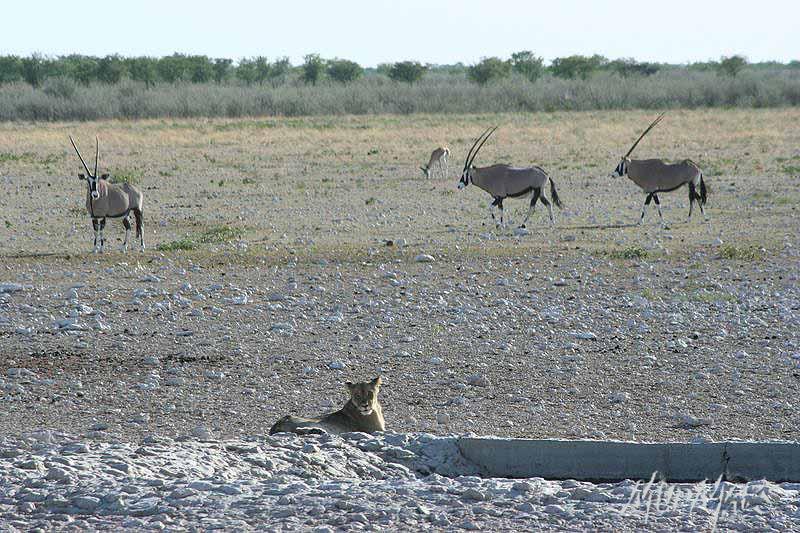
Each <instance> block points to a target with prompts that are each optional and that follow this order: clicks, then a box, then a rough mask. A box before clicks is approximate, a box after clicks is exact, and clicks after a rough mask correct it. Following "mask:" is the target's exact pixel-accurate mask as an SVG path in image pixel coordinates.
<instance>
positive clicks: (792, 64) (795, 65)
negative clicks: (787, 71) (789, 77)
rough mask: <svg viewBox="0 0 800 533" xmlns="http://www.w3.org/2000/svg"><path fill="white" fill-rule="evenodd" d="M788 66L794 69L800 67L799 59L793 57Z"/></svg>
mask: <svg viewBox="0 0 800 533" xmlns="http://www.w3.org/2000/svg"><path fill="white" fill-rule="evenodd" d="M786 66H787V67H789V68H792V69H794V68H798V69H800V61H798V60H797V59H793V60H792V61H789V64H788V65H786Z"/></svg>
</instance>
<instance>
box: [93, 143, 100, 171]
mask: <svg viewBox="0 0 800 533" xmlns="http://www.w3.org/2000/svg"><path fill="white" fill-rule="evenodd" d="M94 142H95V145H94V177H97V163H98V162H99V161H100V139H99V138H98V137H97V135H95V136H94Z"/></svg>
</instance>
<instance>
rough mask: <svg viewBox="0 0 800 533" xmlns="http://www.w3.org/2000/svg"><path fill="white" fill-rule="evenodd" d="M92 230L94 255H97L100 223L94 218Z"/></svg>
mask: <svg viewBox="0 0 800 533" xmlns="http://www.w3.org/2000/svg"><path fill="white" fill-rule="evenodd" d="M92 228H93V229H94V245H93V248H94V253H97V240H98V237H99V235H100V221H99V220H98V219H96V218H93V219H92Z"/></svg>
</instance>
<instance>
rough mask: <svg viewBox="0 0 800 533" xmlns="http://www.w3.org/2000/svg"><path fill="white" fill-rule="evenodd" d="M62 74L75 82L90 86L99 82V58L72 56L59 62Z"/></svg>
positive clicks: (65, 57)
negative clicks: (95, 81)
mask: <svg viewBox="0 0 800 533" xmlns="http://www.w3.org/2000/svg"><path fill="white" fill-rule="evenodd" d="M58 63H59V66H60V69H61V72H60V74H61V75H63V76H66V77H68V78H71V79H73V80H75V81H76V82H78V83H80V84H81V85H89V84H90V83H91V82H92V81H94V80H97V65H98V62H97V58H94V57H91V56H84V55H79V54H72V55H68V56H63V57H61V58H59V60H58Z"/></svg>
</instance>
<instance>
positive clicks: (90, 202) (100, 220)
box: [69, 135, 144, 253]
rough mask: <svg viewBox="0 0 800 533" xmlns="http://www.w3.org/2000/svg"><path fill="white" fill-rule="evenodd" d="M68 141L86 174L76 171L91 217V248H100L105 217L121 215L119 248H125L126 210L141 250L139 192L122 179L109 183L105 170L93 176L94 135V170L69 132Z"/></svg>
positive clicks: (96, 158) (128, 231)
mask: <svg viewBox="0 0 800 533" xmlns="http://www.w3.org/2000/svg"><path fill="white" fill-rule="evenodd" d="M69 142H71V143H72V147H73V148H75V153H77V154H78V158H79V159H80V160H81V163H83V168H84V169H86V175H84V174H78V179H80V180H86V184H87V188H86V212H87V213H88V214H89V216H90V217H91V219H92V227H93V228H94V251H95V253H97V252H101V253H102V252H103V247H104V245H105V238H104V237H103V229H105V227H106V218H122V225H123V226H125V241H124V242H123V243H122V250H123V251H125V252H127V251H128V238H129V237H130V234H131V221H130V218H129V216H130V213H133V216H134V217H135V218H136V237H137V238H138V239H139V250H140V251H144V220H143V217H142V201H143V196H142V193H141V192H140V191H139V190H138V189H137V188H136V187H134V186H133V185H130V184H128V183H122V184H120V185H117V184H112V183H109V181H108V178H109V175H108V174H103V175H102V176H100V177H99V178H98V177H97V165H98V163H99V161H100V140H99V139H97V138H96V137H95V142H96V147H95V154H94V173H92V172H90V171H89V167H88V166H87V165H86V161H84V160H83V156H81V152H80V150H78V147H77V146H76V145H75V141H74V140H73V139H72V136H71V135H70V136H69Z"/></svg>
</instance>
